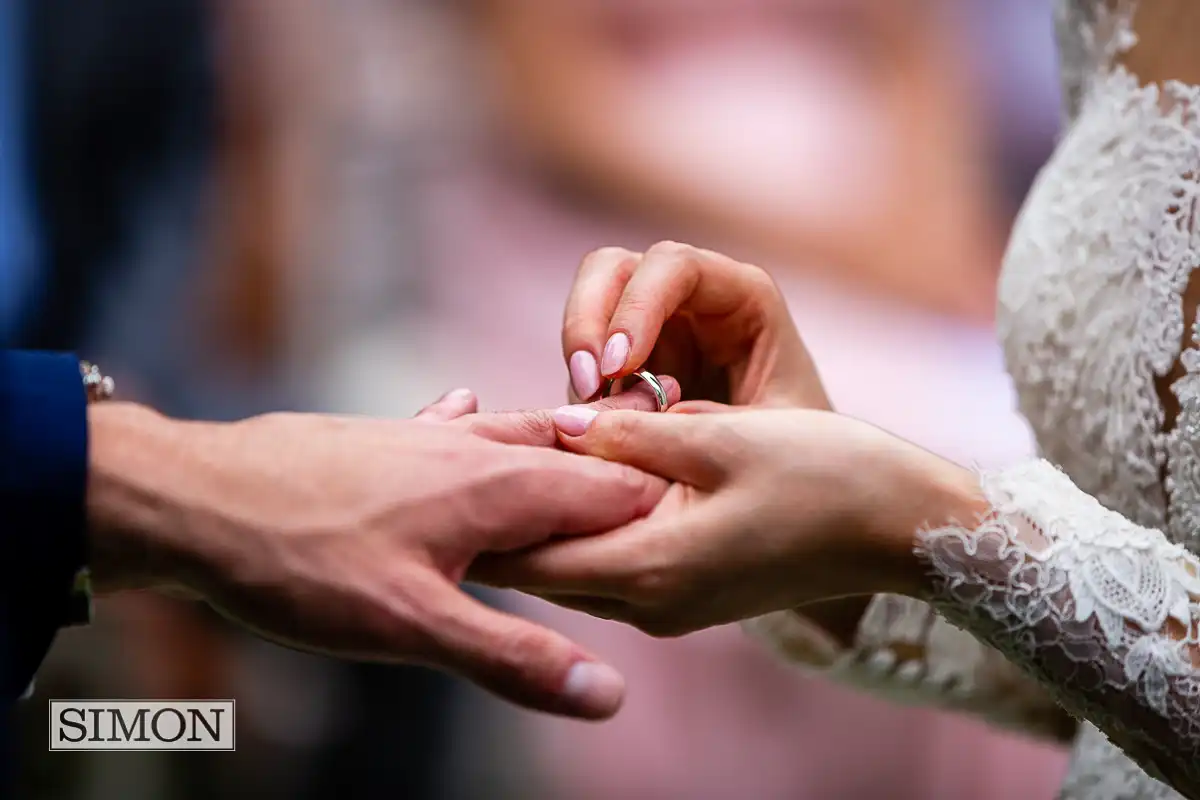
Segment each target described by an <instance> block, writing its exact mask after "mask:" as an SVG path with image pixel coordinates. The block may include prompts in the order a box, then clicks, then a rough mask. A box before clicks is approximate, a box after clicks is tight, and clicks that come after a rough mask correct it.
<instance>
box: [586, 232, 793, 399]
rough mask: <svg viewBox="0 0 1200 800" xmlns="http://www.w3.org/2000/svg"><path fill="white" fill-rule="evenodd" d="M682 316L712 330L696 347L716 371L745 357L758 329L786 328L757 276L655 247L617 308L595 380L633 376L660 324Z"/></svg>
mask: <svg viewBox="0 0 1200 800" xmlns="http://www.w3.org/2000/svg"><path fill="white" fill-rule="evenodd" d="M681 311H682V312H687V313H689V314H693V315H695V316H696V317H702V318H704V321H705V323H706V326H707V327H710V328H711V329H712V330H713V334H712V335H711V336H709V337H707V338H706V339H704V341H703V342H702V344H704V345H706V346H707V347H708V348H712V353H711V355H712V356H713V359H714V360H715V361H716V362H718V363H720V362H722V361H725V360H727V358H728V359H731V358H732V356H731V355H728V354H733V353H736V352H738V351H741V350H744V349H745V346H746V343H747V341H748V340H751V339H753V338H754V337H756V336H757V335H758V334H759V333H761V332H762V331H763V330H764V329H768V330H771V329H774V328H775V327H777V326H778V325H779V324H781V323H786V324H787V325H788V327H792V326H791V324H790V318H789V317H788V312H787V305H786V304H785V303H784V301H783V297H782V295H781V294H780V293H779V290H778V289H777V288H776V286H775V282H774V281H773V280H772V279H771V276H770V275H768V274H767V273H766V272H765V271H764V270H762V269H760V268H758V267H755V266H752V265H749V264H743V263H740V262H738V261H735V260H733V259H732V258H729V257H728V256H723V255H721V254H720V253H714V252H712V251H710V250H702V249H700V248H697V247H691V246H690V245H685V244H678V243H676V242H661V243H659V244H656V245H654V246H653V247H651V248H650V249H649V250H647V251H646V255H645V256H644V257H643V258H642V261H641V264H640V265H639V266H638V269H637V271H636V272H635V273H634V274H633V276H632V277H631V278H630V279H629V281H628V282H627V283H626V285H625V289H624V292H622V294H621V298H620V300H619V301H618V302H617V305H616V308H615V310H614V311H613V313H612V319H611V321H610V322H609V326H608V340H607V342H608V343H607V344H606V345H605V353H604V357H603V358H602V359H601V364H600V372H601V374H602V375H603V376H605V377H623V376H626V375H629V374H630V373H632V372H634V371H636V370H637V369H640V368H641V366H642V364H644V363H645V362H646V359H647V358H649V357H650V353H651V352H652V351H653V350H654V345H655V342H656V341H657V340H658V337H659V334H660V333H661V332H662V327H663V324H664V323H665V322H666V321H667V320H668V319H669V318H670V317H672V316H674V315H675V314H677V313H679V312H681ZM713 323H719V324H716V325H714V324H713Z"/></svg>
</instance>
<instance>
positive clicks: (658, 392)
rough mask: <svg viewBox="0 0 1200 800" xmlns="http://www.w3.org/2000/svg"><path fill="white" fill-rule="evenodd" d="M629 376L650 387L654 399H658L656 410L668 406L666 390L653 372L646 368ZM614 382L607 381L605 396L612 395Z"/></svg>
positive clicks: (661, 409) (664, 408) (665, 408)
mask: <svg viewBox="0 0 1200 800" xmlns="http://www.w3.org/2000/svg"><path fill="white" fill-rule="evenodd" d="M630 377H631V378H637V379H638V380H640V381H641V382H642V383H644V384H646V385H647V386H649V387H650V390H651V391H652V392H654V399H655V400H657V401H658V410H659V411H666V410H667V406H668V401H667V390H666V389H664V388H663V385H662V384H661V383H659V382H658V378H656V377H655V376H654V373H653V372H648V371H647V370H642V371H641V372H635V373H633V374H632V375H631V376H630ZM616 383H617V381H615V380H610V381H609V382H608V386H607V387H605V389H604V396H605V397H612V391H613V386H615V385H616Z"/></svg>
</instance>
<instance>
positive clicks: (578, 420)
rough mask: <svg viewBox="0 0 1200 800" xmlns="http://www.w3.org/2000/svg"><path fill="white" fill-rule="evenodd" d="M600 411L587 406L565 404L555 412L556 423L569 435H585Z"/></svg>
mask: <svg viewBox="0 0 1200 800" xmlns="http://www.w3.org/2000/svg"><path fill="white" fill-rule="evenodd" d="M598 413H599V412H598V411H596V410H595V409H593V408H588V407H587V406H563V407H562V408H560V409H558V410H557V411H555V412H554V425H555V426H556V427H557V428H558V429H559V430H560V431H562V432H563V433H565V434H566V435H567V436H583V435H584V434H585V433H587V429H588V426H589V425H591V424H592V420H594V419H595V418H596V414H598Z"/></svg>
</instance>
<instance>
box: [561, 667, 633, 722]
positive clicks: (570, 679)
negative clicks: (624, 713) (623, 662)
mask: <svg viewBox="0 0 1200 800" xmlns="http://www.w3.org/2000/svg"><path fill="white" fill-rule="evenodd" d="M563 695H564V696H565V697H566V698H567V700H569V701H571V702H572V703H577V704H578V705H580V706H582V707H583V708H585V709H586V710H587V711H588V712H590V713H592V714H595V715H596V716H603V717H607V716H611V715H612V714H614V713H616V711H617V709H618V708H620V707H621V700H622V699H623V698H624V697H625V679H624V678H622V677H621V674H620V673H619V672H617V671H616V670H615V669H613V668H612V667H610V666H608V665H607V664H598V663H596V662H594V661H580V662H578V663H577V664H575V665H574V666H572V667H571V669H570V671H569V672H567V680H566V683H564V684H563Z"/></svg>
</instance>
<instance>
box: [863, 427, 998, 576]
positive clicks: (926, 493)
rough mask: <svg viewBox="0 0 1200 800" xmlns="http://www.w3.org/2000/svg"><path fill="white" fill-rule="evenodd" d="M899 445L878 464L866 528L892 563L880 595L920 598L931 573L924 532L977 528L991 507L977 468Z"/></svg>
mask: <svg viewBox="0 0 1200 800" xmlns="http://www.w3.org/2000/svg"><path fill="white" fill-rule="evenodd" d="M893 445H894V446H893V447H891V448H889V451H888V453H887V455H886V456H885V457H883V458H877V459H875V460H874V464H875V468H874V469H873V470H872V471H871V477H870V480H872V481H873V482H874V484H875V485H874V486H873V487H870V488H869V489H868V491H869V492H870V494H868V495H866V496H867V497H868V498H870V502H865V503H863V504H862V510H863V513H864V518H863V520H862V530H863V531H864V532H865V536H866V537H867V539H868V541H869V546H870V547H872V548H874V549H875V550H877V551H878V552H879V553H881V554H882V556H883V558H882V560H883V563H884V564H885V565H887V567H886V569H885V570H883V571H881V573H880V578H879V585H878V586H876V587H875V589H874V591H875V593H886V594H902V595H908V596H910V597H920V596H923V595H924V594H925V592H926V588H927V584H928V571H929V570H928V565H927V564H926V563H925V562H924V561H923V560H922V559H921V558H920V557H919V556H918V555H917V540H918V534H919V532H920V531H922V530H928V529H930V528H936V527H941V526H944V525H948V524H960V525H965V526H967V527H974V526H975V525H976V524H977V522H978V520H979V519H981V518H982V516H984V515H985V514H986V513H987V510H988V504H987V500H986V498H985V497H984V495H983V492H982V490H981V488H980V486H979V480H978V477H977V476H976V474H975V473H974V472H972V471H971V470H969V469H966V468H964V467H961V466H959V465H957V464H955V463H953V462H951V461H948V460H946V459H944V458H941V457H940V456H937V455H934V454H933V453H930V452H928V451H926V450H923V449H921V448H919V447H917V446H916V445H913V444H911V443H909V442H906V441H903V440H901V439H894V441H893Z"/></svg>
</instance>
